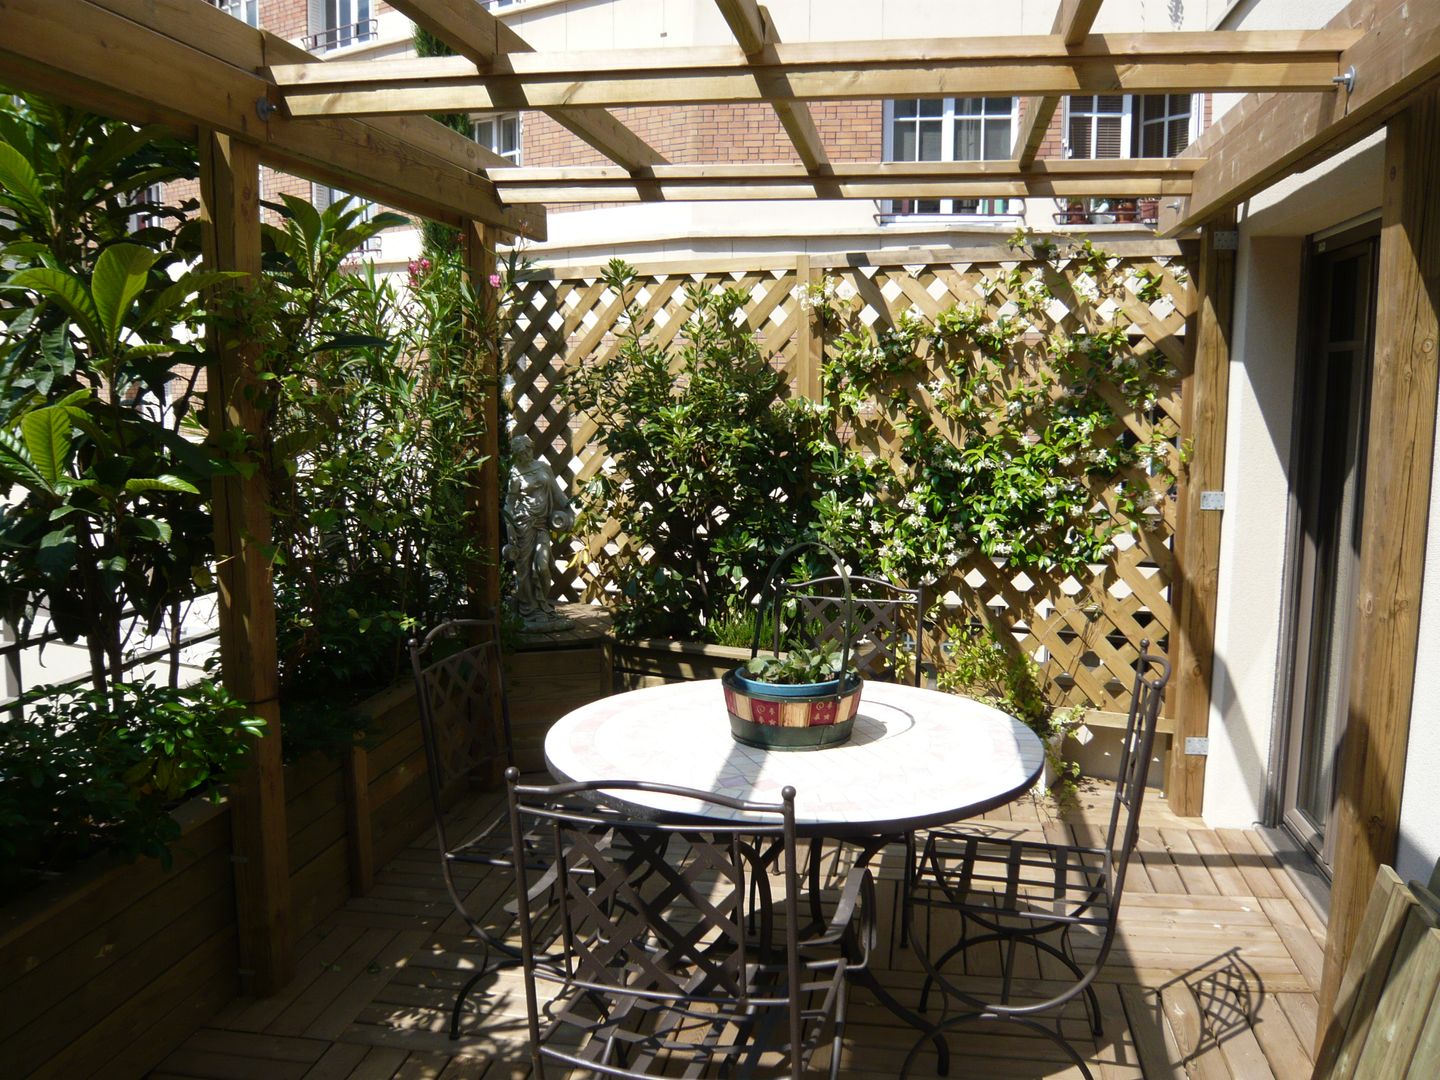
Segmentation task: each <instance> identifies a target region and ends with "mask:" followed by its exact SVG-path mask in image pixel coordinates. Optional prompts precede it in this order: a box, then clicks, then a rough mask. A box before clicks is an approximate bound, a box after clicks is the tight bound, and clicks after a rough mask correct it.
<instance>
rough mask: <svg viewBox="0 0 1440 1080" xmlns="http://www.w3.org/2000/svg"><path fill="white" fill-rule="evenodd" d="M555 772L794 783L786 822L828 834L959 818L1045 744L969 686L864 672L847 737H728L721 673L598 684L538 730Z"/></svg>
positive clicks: (684, 805)
mask: <svg viewBox="0 0 1440 1080" xmlns="http://www.w3.org/2000/svg"><path fill="white" fill-rule="evenodd" d="M545 757H546V760H547V763H548V764H549V767H550V771H551V772H552V773H554V775H555V776H556V777H557V778H560V779H564V780H576V781H588V780H601V779H604V780H648V781H652V782H656V783H664V784H674V785H678V786H681V787H690V788H699V789H702V790H706V791H716V792H720V793H722V794H726V795H730V796H733V797H735V798H738V799H748V800H752V801H756V802H770V803H778V802H779V801H780V791H781V789H782V788H784V787H785V785H787V784H789V785H792V786H794V788H795V791H796V798H795V816H796V824H797V825H798V826H799V828H800V830H801V831H802V832H809V833H822V834H824V835H826V836H841V835H846V834H852V835H865V834H874V833H883V832H892V831H904V830H907V829H911V828H922V827H926V826H931V825H939V824H943V823H945V822H950V821H958V820H959V819H961V818H965V817H968V816H971V815H973V814H976V813H980V812H981V811H983V810H987V809H990V808H992V807H994V806H998V805H1000V804H1002V803H1005V802H1008V801H1010V800H1011V799H1013V798H1015V797H1016V796H1017V795H1019V794H1021V793H1022V792H1024V791H1026V790H1028V789H1029V788H1030V787H1031V786H1032V785H1033V784H1034V783H1035V780H1036V778H1037V777H1038V776H1039V774H1040V770H1041V766H1042V764H1043V762H1044V757H1045V754H1044V749H1043V747H1042V746H1041V743H1040V740H1039V739H1038V738H1036V736H1035V734H1034V733H1033V732H1032V731H1030V729H1029V728H1027V727H1026V726H1025V725H1024V724H1022V723H1020V722H1019V721H1018V720H1015V719H1013V718H1012V717H1010V716H1007V715H1005V714H1004V713H1002V712H1000V711H999V710H998V709H993V708H991V707H990V706H988V705H982V704H980V703H979V702H977V701H972V700H970V699H968V698H963V697H958V696H956V695H953V694H941V693H938V692H936V691H933V690H923V689H920V688H918V687H914V686H899V685H895V684H892V683H878V682H867V683H866V684H865V688H864V692H863V696H862V699H861V703H860V713H859V716H858V717H857V718H856V721H855V734H854V736H853V737H852V738H851V740H850V742H848V743H846V744H844V745H842V746H837V747H829V748H826V749H824V750H812V751H788V752H784V751H767V750H760V749H756V748H754V747H749V746H744V745H742V744H740V743H737V742H735V741H734V740H733V739H732V738H731V737H730V723H729V717H728V715H727V714H726V712H725V699H724V695H723V693H722V691H721V688H720V683H719V681H702V682H691V683H675V684H671V685H667V686H654V687H648V688H646V689H644V690H634V691H631V692H630V693H625V694H616V695H614V696H612V697H607V698H601V699H599V700H597V701H594V702H591V703H590V704H588V705H585V706H584V707H582V708H580V709H576V710H575V711H574V712H572V713H569V714H568V715H566V716H564V717H562V718H561V719H560V720H558V721H556V723H555V724H554V725H553V726H552V727H551V728H550V731H549V733H548V734H547V735H546V738H545ZM625 801H626V802H627V803H630V804H632V805H633V806H635V807H637V808H642V809H653V810H661V811H667V812H672V813H690V814H694V813H702V814H704V816H708V817H717V818H727V817H728V818H737V817H743V815H742V814H740V813H739V812H736V811H730V810H728V809H726V808H724V807H718V806H712V805H708V804H697V803H694V802H691V801H688V800H683V799H679V798H676V797H674V796H669V795H661V794H653V793H649V792H627V793H626V794H625Z"/></svg>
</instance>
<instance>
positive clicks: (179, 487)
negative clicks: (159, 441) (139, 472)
mask: <svg viewBox="0 0 1440 1080" xmlns="http://www.w3.org/2000/svg"><path fill="white" fill-rule="evenodd" d="M146 491H185V492H189V493H190V494H191V495H199V494H200V489H199V488H197V487H196V486H195V485H194V484H192V483H190V481H188V480H182V479H181V478H180V477H178V476H176V475H174V474H173V473H161V474H160V475H159V476H148V477H136V478H135V479H134V480H127V481H125V493H126V494H127V495H139V494H141V493H142V492H146Z"/></svg>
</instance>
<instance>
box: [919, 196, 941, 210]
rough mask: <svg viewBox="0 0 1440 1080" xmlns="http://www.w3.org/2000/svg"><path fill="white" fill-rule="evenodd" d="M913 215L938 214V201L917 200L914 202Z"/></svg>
mask: <svg viewBox="0 0 1440 1080" xmlns="http://www.w3.org/2000/svg"><path fill="white" fill-rule="evenodd" d="M915 213H917V214H938V213H940V200H939V199H917V200H916V201H915Z"/></svg>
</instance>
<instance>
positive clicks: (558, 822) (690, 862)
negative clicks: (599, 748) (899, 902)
mask: <svg viewBox="0 0 1440 1080" xmlns="http://www.w3.org/2000/svg"><path fill="white" fill-rule="evenodd" d="M506 775H507V778H508V780H509V790H510V829H511V836H512V842H513V843H514V844H517V845H518V844H521V843H522V842H523V841H524V838H525V836H526V835H527V833H528V832H529V831H530V830H531V829H533V828H534V827H535V824H536V823H539V825H540V826H542V827H544V828H547V829H549V830H550V831H551V832H552V834H553V836H552V841H551V843H552V846H553V847H554V848H555V850H557V851H559V852H561V855H560V864H559V869H560V874H559V883H558V886H557V888H556V890H555V894H557V895H556V897H555V899H554V900H553V901H552V905H549V906H538V905H537V897H538V896H540V895H542V894H541V892H540V891H539V890H537V888H536V882H535V881H534V880H533V879H532V877H531V872H530V871H529V869H528V868H527V866H526V865H525V863H524V862H521V863H520V864H519V866H518V867H517V872H516V891H515V895H516V904H517V907H518V909H519V924H520V941H521V951H522V953H523V956H524V970H525V1000H526V1008H527V1012H528V1018H529V1025H530V1047H531V1058H532V1061H533V1064H534V1075H535V1076H536V1077H538V1078H543V1077H544V1076H545V1063H546V1062H547V1061H548V1062H553V1063H555V1064H557V1065H558V1066H560V1067H561V1068H563V1069H566V1070H568V1069H583V1070H586V1074H587V1075H603V1076H629V1077H643V1076H649V1075H655V1074H656V1073H657V1072H659V1071H660V1070H665V1071H666V1072H667V1074H670V1075H677V1074H682V1073H681V1072H680V1070H681V1069H682V1068H683V1069H684V1071H683V1075H685V1076H704V1075H706V1074H708V1073H711V1072H715V1073H719V1074H721V1075H726V1076H729V1075H737V1076H747V1075H751V1074H752V1073H753V1072H754V1071H755V1069H756V1068H757V1067H758V1066H759V1065H760V1064H761V1058H762V1057H763V1056H765V1055H769V1054H772V1053H775V1052H777V1051H780V1052H783V1053H784V1054H785V1055H786V1057H787V1058H788V1060H789V1066H790V1067H789V1072H790V1075H791V1076H792V1077H795V1078H798V1077H800V1076H801V1075H802V1073H803V1071H804V1069H805V1068H806V1066H807V1064H808V1063H809V1061H810V1060H811V1058H812V1057H813V1055H814V1053H815V1051H817V1050H818V1049H819V1048H820V1046H821V1045H823V1037H824V1033H825V1029H826V1028H827V1027H831V1026H833V1036H832V1040H831V1061H830V1076H831V1077H832V1080H833V1078H834V1077H835V1076H836V1075H837V1073H838V1070H839V1063H840V1043H841V1039H842V1037H843V1035H844V1028H845V999H846V976H847V973H848V972H851V971H854V970H857V969H863V967H864V966H865V965H866V964H867V963H868V961H869V951H870V947H871V943H872V940H873V936H874V926H873V919H874V883H873V881H872V880H871V878H870V874H869V872H868V871H861V872H860V873H858V874H855V875H852V876H851V877H850V878H849V879H848V880H847V881H846V883H845V887H844V889H843V892H842V896H841V899H840V903H839V905H838V907H837V910H836V912H835V915H834V917H833V918H832V920H831V921H830V924H829V928H828V930H827V932H826V933H824V934H823V935H819V936H815V937H811V938H807V939H803V940H802V938H801V936H800V920H799V917H798V916H799V875H798V871H797V869H796V863H795V858H794V856H795V854H796V852H795V791H794V789H793V788H786V789H785V790H784V792H783V793H782V800H783V801H782V802H781V803H778V804H771V803H754V802H746V801H743V800H739V799H733V798H729V797H727V796H724V795H717V794H712V793H710V792H704V791H693V790H690V789H686V788H677V787H668V786H664V785H656V784H649V783H645V782H642V781H609V782H606V781H599V782H592V783H585V784H561V785H556V786H551V787H530V786H523V785H521V784H520V783H519V772H518V770H515V769H510V770H509V771H508V772H507V774H506ZM627 791H647V792H661V793H665V794H667V795H670V796H675V797H677V798H678V799H682V800H692V801H693V803H694V804H695V805H696V806H697V807H700V808H703V807H707V806H709V807H717V808H718V807H724V808H728V809H731V810H743V811H747V812H751V813H754V814H756V815H759V816H760V817H761V821H760V822H758V823H756V822H745V823H743V824H741V823H739V822H735V821H727V820H725V819H723V818H705V819H703V820H702V819H700V818H698V817H697V816H687V817H685V818H675V817H664V816H659V815H657V816H656V817H654V818H638V817H632V816H629V815H628V814H622V815H621V820H619V821H617V820H616V819H615V818H613V817H607V816H604V815H601V814H597V813H593V812H576V811H574V810H569V809H565V808H563V807H560V806H558V805H557V802H558V800H562V799H572V798H574V797H575V796H584V797H586V798H588V799H594V800H604V799H607V798H609V799H610V800H611V801H612V802H615V801H617V800H623V796H624V793H625V792H627ZM679 805H681V806H684V805H687V804H686V803H683V802H682V803H680V804H679ZM767 819H768V820H767ZM757 838H760V839H774V840H776V841H778V842H779V843H781V844H782V845H783V849H784V851H785V854H786V856H787V857H786V858H785V859H784V860H783V865H784V894H783V898H781V899H779V900H777V899H776V898H775V897H774V895H773V893H772V891H771V882H770V878H769V876H768V875H767V873H766V872H765V868H764V867H763V865H762V864H761V860H760V855H759V853H758V851H757V849H756V846H755V841H756V840H757ZM751 881H755V882H758V886H759V887H758V890H756V892H757V895H758V902H755V903H754V904H753V911H752V910H751V907H752V905H750V904H747V902H746V897H747V896H748V895H749V894H750V892H751V890H750V887H749V886H750V882H751ZM552 908H558V911H557V910H553V909H552ZM752 914H753V915H754V916H755V922H756V924H757V925H758V930H749V929H747V928H748V927H749V926H750V923H751V919H750V917H751V915H752ZM557 923H558V926H559V928H560V931H559V932H560V933H561V935H562V936H563V938H564V941H563V944H562V947H561V950H560V951H561V954H562V955H563V956H565V957H566V961H565V964H564V966H563V968H556V967H553V966H550V965H548V964H546V963H545V962H544V961H543V958H542V954H541V953H540V936H541V934H542V932H543V930H544V928H545V927H548V926H553V925H555V924H557ZM542 994H543V996H542ZM765 1064H766V1067H767V1070H768V1069H771V1068H774V1064H773V1061H770V1060H767V1061H766V1063H765Z"/></svg>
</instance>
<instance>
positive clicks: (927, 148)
mask: <svg viewBox="0 0 1440 1080" xmlns="http://www.w3.org/2000/svg"><path fill="white" fill-rule="evenodd" d="M943 129H944V125H943V124H941V123H940V122H939V121H938V120H925V121H921V123H920V158H919V160H920V161H939V160H941V158H942V156H943V155H944V152H945V151H944V147H943V146H942V145H941V137H942V131H943Z"/></svg>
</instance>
